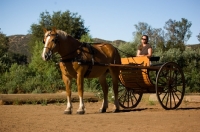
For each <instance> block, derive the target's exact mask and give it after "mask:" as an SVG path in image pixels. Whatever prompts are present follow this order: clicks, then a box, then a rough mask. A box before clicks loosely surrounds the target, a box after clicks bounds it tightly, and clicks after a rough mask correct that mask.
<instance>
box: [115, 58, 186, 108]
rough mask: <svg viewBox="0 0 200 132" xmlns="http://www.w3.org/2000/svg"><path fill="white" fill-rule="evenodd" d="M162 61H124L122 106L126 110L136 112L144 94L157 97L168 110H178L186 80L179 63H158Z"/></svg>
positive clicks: (121, 70) (141, 59) (120, 78)
mask: <svg viewBox="0 0 200 132" xmlns="http://www.w3.org/2000/svg"><path fill="white" fill-rule="evenodd" d="M158 60H159V57H152V58H150V59H149V58H147V57H129V58H121V62H122V64H121V65H116V66H119V67H120V75H119V80H120V82H121V84H122V86H123V88H119V89H120V90H119V98H118V99H119V104H120V106H121V107H122V108H125V109H129V108H135V107H136V106H137V105H138V104H139V102H140V101H141V98H142V95H143V93H156V96H157V99H158V102H159V103H160V104H161V106H162V107H163V108H164V109H166V110H171V109H176V108H178V106H179V105H180V104H181V102H182V100H183V97H184V93H185V79H184V74H183V71H182V69H181V68H180V66H179V65H178V64H177V63H175V62H166V63H155V61H158Z"/></svg>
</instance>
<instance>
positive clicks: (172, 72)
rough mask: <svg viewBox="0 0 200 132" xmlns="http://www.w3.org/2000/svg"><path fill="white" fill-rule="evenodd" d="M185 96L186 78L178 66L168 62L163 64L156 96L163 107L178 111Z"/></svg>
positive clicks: (157, 79) (157, 81)
mask: <svg viewBox="0 0 200 132" xmlns="http://www.w3.org/2000/svg"><path fill="white" fill-rule="evenodd" d="M184 94H185V78H184V74H183V71H182V70H181V68H180V67H179V65H178V64H176V63H174V62H167V63H165V64H163V65H162V66H161V68H160V70H159V71H158V74H157V77H156V95H157V98H158V101H159V103H160V104H161V106H162V107H163V108H164V109H166V110H170V109H176V108H177V107H178V106H179V105H180V104H181V102H182V100H183V97H184Z"/></svg>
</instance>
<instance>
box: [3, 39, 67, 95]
mask: <svg viewBox="0 0 200 132" xmlns="http://www.w3.org/2000/svg"><path fill="white" fill-rule="evenodd" d="M41 46H42V43H39V42H36V43H35V47H34V50H33V57H32V59H31V63H30V64H29V65H18V64H13V65H12V66H11V68H10V69H9V72H6V73H4V74H3V75H2V76H1V81H0V93H51V92H56V91H58V90H59V89H62V88H63V87H64V85H63V82H62V80H61V75H60V71H58V68H56V66H55V63H54V62H53V61H50V62H44V61H43V60H42V59H41V56H40V55H41V49H42V47H41Z"/></svg>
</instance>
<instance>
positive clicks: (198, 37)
mask: <svg viewBox="0 0 200 132" xmlns="http://www.w3.org/2000/svg"><path fill="white" fill-rule="evenodd" d="M197 39H198V41H199V42H200V33H199V35H197Z"/></svg>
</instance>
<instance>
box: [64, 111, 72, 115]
mask: <svg viewBox="0 0 200 132" xmlns="http://www.w3.org/2000/svg"><path fill="white" fill-rule="evenodd" d="M64 114H67V115H70V114H72V111H64Z"/></svg>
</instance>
